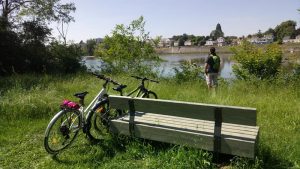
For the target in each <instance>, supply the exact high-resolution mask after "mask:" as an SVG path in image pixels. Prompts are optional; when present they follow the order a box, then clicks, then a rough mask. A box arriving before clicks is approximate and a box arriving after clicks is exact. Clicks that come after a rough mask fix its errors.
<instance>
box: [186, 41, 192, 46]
mask: <svg viewBox="0 0 300 169" xmlns="http://www.w3.org/2000/svg"><path fill="white" fill-rule="evenodd" d="M192 45H193V43H192V41H191V40H187V41H185V42H184V46H192Z"/></svg>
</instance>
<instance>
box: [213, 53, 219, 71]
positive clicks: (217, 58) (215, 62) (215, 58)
mask: <svg viewBox="0 0 300 169" xmlns="http://www.w3.org/2000/svg"><path fill="white" fill-rule="evenodd" d="M211 56H212V58H213V61H214V64H213V66H212V68H213V69H214V70H219V68H220V62H221V61H220V57H219V56H218V55H211Z"/></svg>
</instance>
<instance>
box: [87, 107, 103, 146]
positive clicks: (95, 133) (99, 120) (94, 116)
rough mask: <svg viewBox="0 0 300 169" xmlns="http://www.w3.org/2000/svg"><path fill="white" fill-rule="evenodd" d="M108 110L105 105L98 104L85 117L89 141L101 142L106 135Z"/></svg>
mask: <svg viewBox="0 0 300 169" xmlns="http://www.w3.org/2000/svg"><path fill="white" fill-rule="evenodd" d="M108 117H109V108H108V104H107V103H103V104H99V106H98V107H97V108H96V110H95V111H93V110H92V111H91V112H90V113H89V115H88V117H87V130H86V134H87V136H88V138H89V139H90V140H91V141H96V142H98V141H101V140H103V139H104V137H105V136H106V135H107V134H108Z"/></svg>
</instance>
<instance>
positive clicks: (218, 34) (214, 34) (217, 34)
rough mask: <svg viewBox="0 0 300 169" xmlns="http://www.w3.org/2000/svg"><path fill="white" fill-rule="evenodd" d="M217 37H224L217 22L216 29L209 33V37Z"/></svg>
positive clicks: (214, 38)
mask: <svg viewBox="0 0 300 169" xmlns="http://www.w3.org/2000/svg"><path fill="white" fill-rule="evenodd" d="M219 37H224V33H223V31H222V28H221V25H220V24H219V23H218V24H217V26H216V29H215V30H213V31H212V32H211V33H210V38H212V39H213V40H216V39H217V38H219Z"/></svg>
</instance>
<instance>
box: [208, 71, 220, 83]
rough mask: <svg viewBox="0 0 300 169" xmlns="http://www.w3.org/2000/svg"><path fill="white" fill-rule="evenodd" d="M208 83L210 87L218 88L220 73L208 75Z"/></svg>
mask: <svg viewBox="0 0 300 169" xmlns="http://www.w3.org/2000/svg"><path fill="white" fill-rule="evenodd" d="M206 83H207V85H208V86H218V73H207V75H206Z"/></svg>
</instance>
